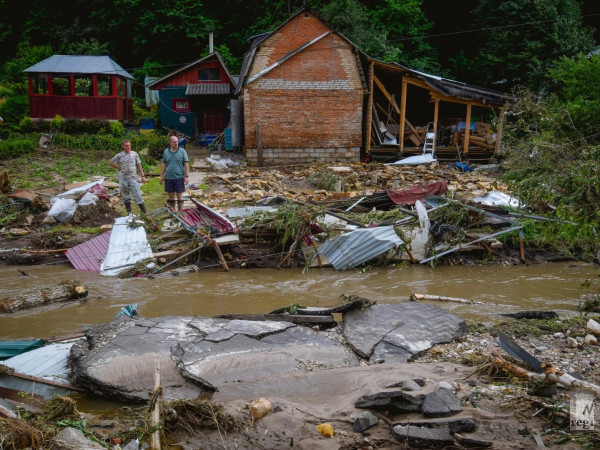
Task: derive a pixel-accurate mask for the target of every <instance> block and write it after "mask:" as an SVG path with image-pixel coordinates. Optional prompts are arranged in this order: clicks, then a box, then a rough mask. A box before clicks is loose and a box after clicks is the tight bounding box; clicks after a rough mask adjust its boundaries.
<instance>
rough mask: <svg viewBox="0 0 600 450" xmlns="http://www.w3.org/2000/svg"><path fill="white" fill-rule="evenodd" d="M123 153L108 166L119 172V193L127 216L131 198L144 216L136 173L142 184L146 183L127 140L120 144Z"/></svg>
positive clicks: (138, 162)
mask: <svg viewBox="0 0 600 450" xmlns="http://www.w3.org/2000/svg"><path fill="white" fill-rule="evenodd" d="M121 147H122V148H123V151H122V152H121V153H117V154H116V155H115V156H114V157H113V159H111V160H110V161H109V162H108V165H109V166H111V167H114V168H115V169H117V170H118V171H119V192H120V193H121V198H123V203H124V204H125V209H126V210H127V214H131V197H132V196H133V201H134V202H135V203H136V205H138V206H139V208H140V211H142V213H144V214H146V204H145V203H144V199H143V198H142V191H141V190H140V182H139V181H138V178H137V172H138V171H139V173H140V175H141V177H142V179H141V181H142V183H145V182H146V177H144V169H142V161H141V160H140V157H139V155H138V154H137V153H136V152H132V151H131V142H130V141H129V140H127V139H125V140H123V142H122V143H121Z"/></svg>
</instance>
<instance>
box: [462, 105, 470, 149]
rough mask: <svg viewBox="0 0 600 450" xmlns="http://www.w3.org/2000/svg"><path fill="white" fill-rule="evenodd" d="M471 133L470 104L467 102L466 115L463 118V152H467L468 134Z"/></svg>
mask: <svg viewBox="0 0 600 450" xmlns="http://www.w3.org/2000/svg"><path fill="white" fill-rule="evenodd" d="M470 134H471V104H470V103H469V104H467V117H466V120H465V141H464V142H463V153H464V154H465V155H468V154H469V135H470Z"/></svg>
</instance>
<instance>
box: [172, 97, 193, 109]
mask: <svg viewBox="0 0 600 450" xmlns="http://www.w3.org/2000/svg"><path fill="white" fill-rule="evenodd" d="M191 110H192V108H191V107H190V101H189V99H187V98H174V99H173V111H177V112H189V111H191Z"/></svg>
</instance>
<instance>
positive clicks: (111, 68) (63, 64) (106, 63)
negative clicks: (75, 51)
mask: <svg viewBox="0 0 600 450" xmlns="http://www.w3.org/2000/svg"><path fill="white" fill-rule="evenodd" d="M23 72H25V73H69V74H71V73H72V74H75V73H82V74H107V75H120V76H122V77H124V78H129V79H133V76H131V74H129V73H128V72H127V71H126V70H125V69H123V68H122V67H121V66H120V65H118V64H117V63H116V62H114V61H113V60H112V59H111V58H110V57H108V56H89V55H52V56H51V57H50V58H46V59H44V60H43V61H40V62H39V63H37V64H34V65H33V66H31V67H28V68H27V69H25V70H24V71H23Z"/></svg>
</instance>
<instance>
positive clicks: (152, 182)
mask: <svg viewBox="0 0 600 450" xmlns="http://www.w3.org/2000/svg"><path fill="white" fill-rule="evenodd" d="M159 170H160V169H159ZM142 193H143V194H144V203H146V211H148V212H150V211H154V210H155V209H158V208H161V207H163V206H165V203H166V201H167V193H166V192H165V185H164V184H160V183H159V178H158V177H153V178H150V179H149V180H148V182H146V183H145V184H144V185H143V186H142Z"/></svg>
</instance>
